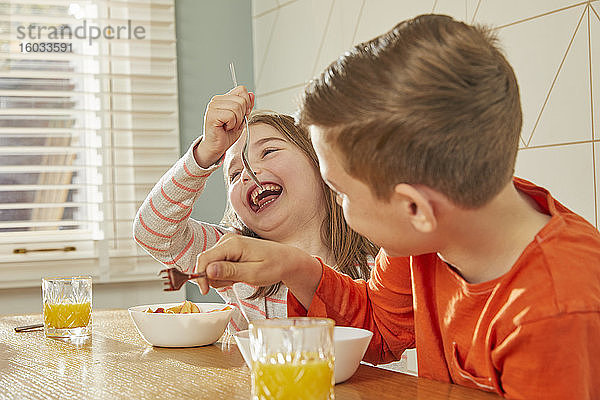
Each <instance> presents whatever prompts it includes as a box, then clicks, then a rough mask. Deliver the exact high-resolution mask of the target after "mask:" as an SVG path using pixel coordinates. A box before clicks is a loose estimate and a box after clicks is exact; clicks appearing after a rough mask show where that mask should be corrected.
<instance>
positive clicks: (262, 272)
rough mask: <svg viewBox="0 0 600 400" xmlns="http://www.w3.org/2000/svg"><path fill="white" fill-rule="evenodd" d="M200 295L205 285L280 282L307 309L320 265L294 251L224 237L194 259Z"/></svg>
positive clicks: (255, 241) (317, 278)
mask: <svg viewBox="0 0 600 400" xmlns="http://www.w3.org/2000/svg"><path fill="white" fill-rule="evenodd" d="M203 271H205V272H206V275H207V278H201V279H198V280H197V282H198V285H199V286H200V291H201V292H202V294H207V293H208V290H209V285H210V286H213V287H223V286H229V285H231V284H233V283H235V282H246V283H249V284H251V285H256V286H266V285H271V284H273V283H277V282H280V281H281V282H283V283H284V284H285V285H286V286H287V287H288V289H289V290H291V291H292V292H293V293H294V295H295V296H296V298H297V299H298V300H300V302H301V303H302V304H304V305H305V306H308V305H310V302H311V301H312V298H313V296H314V294H315V291H316V289H317V286H318V285H319V282H320V280H321V274H322V267H321V263H320V262H319V261H318V260H317V259H315V258H314V257H312V256H311V255H309V254H308V253H305V252H304V251H302V250H300V249H298V248H297V247H293V246H289V245H284V244H280V243H275V242H270V241H267V240H261V239H254V238H249V237H245V236H241V235H236V234H227V235H225V236H223V237H222V238H221V240H219V242H218V243H217V244H216V245H215V246H214V247H212V248H211V249H209V250H206V251H205V252H203V253H201V254H199V255H198V258H197V261H196V268H195V272H203Z"/></svg>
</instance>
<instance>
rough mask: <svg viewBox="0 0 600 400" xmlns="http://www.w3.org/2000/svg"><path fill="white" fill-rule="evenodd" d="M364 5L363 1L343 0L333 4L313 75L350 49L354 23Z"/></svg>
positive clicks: (354, 28) (354, 27) (354, 29)
mask: <svg viewBox="0 0 600 400" xmlns="http://www.w3.org/2000/svg"><path fill="white" fill-rule="evenodd" d="M364 3H365V1H364V0H344V1H336V2H335V3H334V5H333V10H332V14H331V18H330V20H329V24H328V26H327V30H326V32H325V40H324V42H323V46H322V48H321V52H320V54H319V59H318V60H317V63H316V64H315V68H314V69H313V75H315V74H316V75H318V74H319V73H320V72H321V71H322V70H323V69H324V68H325V67H326V66H328V65H329V64H330V63H331V62H332V61H334V60H335V59H337V58H338V57H339V56H340V55H342V54H343V53H344V52H345V51H347V50H348V49H350V48H351V47H352V43H353V41H352V40H353V38H354V33H355V31H356V23H357V22H358V18H359V17H360V12H361V9H362V8H363V4H364Z"/></svg>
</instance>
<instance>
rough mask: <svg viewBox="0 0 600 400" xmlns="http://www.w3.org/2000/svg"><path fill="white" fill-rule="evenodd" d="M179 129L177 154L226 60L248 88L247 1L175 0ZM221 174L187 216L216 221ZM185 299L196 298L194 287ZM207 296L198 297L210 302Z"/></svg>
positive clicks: (227, 78)
mask: <svg viewBox="0 0 600 400" xmlns="http://www.w3.org/2000/svg"><path fill="white" fill-rule="evenodd" d="M175 21H176V24H177V29H176V32H177V72H178V75H179V85H178V86H179V130H180V145H181V152H182V154H183V153H184V152H185V151H186V150H187V149H188V147H189V146H190V144H191V143H192V142H193V141H194V139H196V138H197V137H198V136H200V135H201V134H202V125H203V121H204V111H205V109H206V105H207V104H208V102H209V100H210V98H211V97H212V96H214V95H215V94H221V93H224V92H227V91H228V90H230V89H231V88H232V86H233V85H232V82H231V75H230V73H229V63H230V62H231V61H233V62H234V63H235V69H236V75H237V80H238V82H239V83H240V84H244V85H246V86H247V87H248V88H249V89H250V90H254V79H253V77H254V71H253V57H252V10H251V2H250V0H176V1H175ZM225 196H226V195H225V184H224V182H223V173H222V171H221V170H218V171H216V172H215V173H214V174H213V175H212V176H211V177H210V178H209V180H208V183H207V185H206V188H205V190H204V193H203V194H202V196H201V198H200V199H198V201H197V202H196V204H195V206H194V211H193V213H192V218H194V219H198V220H201V221H207V222H211V223H218V222H219V221H220V220H221V217H222V216H223V211H224V210H225ZM186 292H187V296H188V298H191V299H194V300H200V299H198V290H197V288H196V287H195V286H192V285H188V286H187V287H186ZM217 298H218V296H217V295H216V294H214V293H213V295H211V296H209V297H206V298H204V299H202V301H216V299H217Z"/></svg>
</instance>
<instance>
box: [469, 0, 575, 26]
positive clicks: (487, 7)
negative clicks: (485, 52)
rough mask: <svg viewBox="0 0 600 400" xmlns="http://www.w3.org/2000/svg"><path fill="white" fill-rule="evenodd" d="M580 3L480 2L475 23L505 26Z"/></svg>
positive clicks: (567, 0)
mask: <svg viewBox="0 0 600 400" xmlns="http://www.w3.org/2000/svg"><path fill="white" fill-rule="evenodd" d="M578 3H581V0H526V1H523V0H482V1H481V4H480V6H479V10H477V14H476V17H475V22H479V23H483V24H489V25H493V26H501V25H506V24H509V23H512V22H516V21H520V20H523V19H526V18H531V17H535V16H537V15H541V14H544V13H547V12H551V11H555V10H559V9H561V8H565V7H569V6H572V5H575V4H578Z"/></svg>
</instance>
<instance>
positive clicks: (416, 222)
mask: <svg viewBox="0 0 600 400" xmlns="http://www.w3.org/2000/svg"><path fill="white" fill-rule="evenodd" d="M393 196H394V197H397V198H398V200H400V202H401V204H402V206H401V207H403V211H404V212H405V215H406V216H407V218H408V220H409V221H410V223H411V224H412V226H413V228H415V229H416V230H417V231H418V232H421V233H430V232H433V231H434V230H435V229H436V228H437V218H436V216H435V213H434V211H433V207H432V205H431V201H430V199H429V197H428V196H427V193H425V192H424V191H421V190H419V189H418V188H416V187H415V186H413V185H409V184H406V183H400V184H398V185H396V186H395V187H394V194H393Z"/></svg>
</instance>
